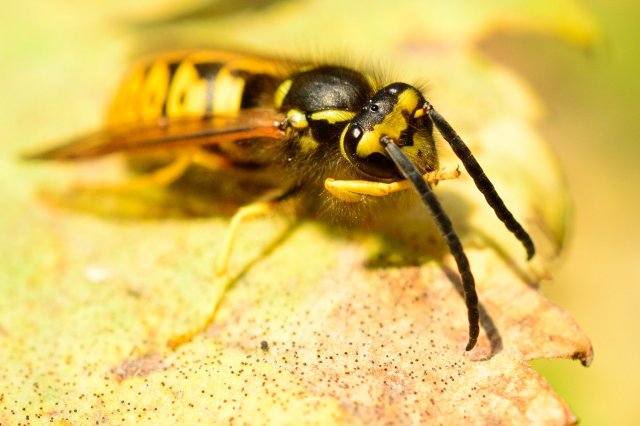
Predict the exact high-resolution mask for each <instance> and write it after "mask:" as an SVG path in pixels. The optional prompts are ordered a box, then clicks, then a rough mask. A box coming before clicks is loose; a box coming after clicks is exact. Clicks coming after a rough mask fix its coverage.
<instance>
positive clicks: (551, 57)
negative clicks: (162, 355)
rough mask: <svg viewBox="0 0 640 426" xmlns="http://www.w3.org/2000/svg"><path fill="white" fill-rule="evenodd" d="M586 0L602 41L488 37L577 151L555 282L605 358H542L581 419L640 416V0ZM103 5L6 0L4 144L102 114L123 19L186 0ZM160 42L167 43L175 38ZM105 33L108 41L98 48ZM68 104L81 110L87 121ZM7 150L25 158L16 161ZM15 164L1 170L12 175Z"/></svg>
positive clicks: (552, 292) (558, 142)
mask: <svg viewBox="0 0 640 426" xmlns="http://www.w3.org/2000/svg"><path fill="white" fill-rule="evenodd" d="M116 3H118V2H114V4H116ZM226 3H228V2H226ZM584 4H585V5H586V7H587V9H588V10H589V11H590V12H591V13H592V14H593V15H594V17H595V20H596V21H597V22H598V23H599V25H600V26H601V31H602V38H601V40H599V42H598V43H596V44H595V45H593V46H590V47H584V48H582V49H580V48H576V46H570V45H568V44H566V43H563V42H560V41H558V40H553V39H551V38H545V37H540V36H535V35H531V34H524V33H520V34H518V33H514V32H511V31H510V32H505V33H500V34H498V35H494V36H492V37H491V38H490V39H489V40H486V41H485V42H483V44H482V51H483V52H484V54H486V55H487V56H489V57H491V58H493V59H494V60H496V61H499V62H500V63H502V64H505V65H507V66H509V67H511V68H512V69H514V70H515V71H516V72H517V73H519V74H520V75H521V76H523V77H524V78H525V79H527V80H528V81H529V83H530V84H531V86H532V87H533V88H534V90H535V91H536V92H537V93H538V94H539V95H540V96H541V98H542V99H543V100H544V103H545V105H546V108H547V117H546V119H545V120H544V121H543V123H542V124H541V126H540V127H541V131H542V132H543V134H544V135H545V137H546V139H547V140H548V141H549V143H550V144H552V146H553V148H554V149H555V151H556V152H557V153H558V156H559V158H560V160H561V162H562V164H563V165H564V168H565V170H566V174H567V178H568V181H569V185H570V187H571V190H572V194H573V198H574V201H575V220H574V223H573V225H572V226H571V229H570V238H569V241H568V244H567V249H566V252H565V255H564V261H563V262H562V265H561V267H560V269H559V270H558V272H557V273H556V274H555V281H554V282H552V283H549V284H546V285H545V286H544V287H543V291H544V292H545V293H546V294H547V295H548V296H549V297H550V298H551V299H552V300H553V301H555V302H556V303H557V304H558V305H560V306H561V307H563V308H564V309H566V310H567V311H568V312H570V313H571V314H572V315H574V316H575V318H576V319H577V321H578V323H579V324H581V326H582V327H583V329H584V330H585V331H586V333H587V334H588V335H589V336H590V337H591V339H592V341H593V345H594V348H595V360H594V363H593V365H592V366H591V367H589V368H583V367H582V366H580V365H579V363H577V362H571V361H538V362H535V366H536V368H537V369H538V370H539V371H541V372H542V373H543V374H544V375H545V377H547V378H548V380H549V381H550V382H551V384H552V385H553V387H554V388H555V389H556V390H557V391H558V392H559V393H560V394H561V395H562V396H563V397H564V398H565V399H566V400H567V401H568V402H569V404H570V406H571V407H572V409H573V410H574V412H575V413H576V414H577V415H578V416H579V417H580V419H581V421H582V424H584V425H601V424H615V425H624V424H628V425H633V424H640V389H638V388H639V387H640V385H639V384H638V383H639V382H640V381H639V380H638V378H640V367H638V363H637V362H636V356H637V355H636V354H637V352H636V351H638V350H639V349H640V345H639V344H638V343H637V342H638V341H637V338H638V336H640V313H639V312H640V302H639V301H640V285H638V284H640V272H639V269H638V268H636V267H634V266H635V265H636V263H635V262H640V246H639V245H638V240H639V238H640V235H638V234H639V227H638V226H637V220H638V219H637V218H638V217H639V213H640V212H639V211H638V210H639V205H640V201H638V188H639V185H638V183H639V182H640V169H638V168H636V162H637V159H638V154H639V153H640V145H639V144H638V140H639V139H640V121H639V120H638V112H637V111H638V107H637V100H638V99H640V83H639V82H638V75H639V74H640V52H639V50H640V49H638V47H637V43H638V41H639V40H640V28H639V26H638V20H639V19H640V3H638V1H637V0H635V1H633V0H619V1H604V0H587V1H585V2H584ZM100 7H101V8H104V10H101V12H102V13H100V14H97V13H95V11H93V8H94V4H92V3H87V4H82V3H77V2H71V1H61V2H58V3H56V5H55V7H54V8H53V9H52V8H48V7H46V8H45V7H41V6H40V4H39V3H37V2H4V4H3V14H2V16H0V65H1V66H0V69H1V70H2V73H3V78H2V79H1V81H0V90H1V92H2V96H1V97H0V132H1V133H0V135H2V137H3V141H2V144H3V148H2V155H3V156H8V155H14V154H13V153H15V152H16V151H17V150H18V148H22V147H26V146H31V147H32V146H34V145H37V143H38V142H42V141H46V140H50V139H51V135H55V136H60V137H61V136H63V135H67V134H72V133H76V132H77V131H78V130H81V129H87V128H91V127H95V126H97V125H98V123H99V122H100V120H101V114H102V111H103V106H104V104H105V103H106V102H107V100H108V99H109V96H110V90H111V88H112V87H113V86H114V84H115V82H116V81H117V79H118V78H119V76H118V75H115V74H114V68H118V67H121V64H120V63H117V64H116V65H114V63H113V62H112V61H114V60H116V59H117V60H119V61H121V60H123V58H125V57H126V56H127V55H128V54H129V51H130V46H131V37H130V35H129V34H130V32H131V28H128V27H127V26H126V25H125V26H124V27H122V26H120V27H119V26H115V25H113V23H114V22H119V21H121V20H122V21H123V22H126V21H127V19H129V18H131V17H134V16H146V17H147V19H149V20H153V19H155V18H158V17H162V16H166V15H167V14H171V13H172V12H178V11H179V10H180V7H179V6H178V5H170V4H169V3H168V2H160V3H155V2H151V1H141V2H137V3H136V4H135V6H128V8H127V9H126V13H121V11H122V10H123V7H122V5H120V6H119V8H120V9H118V6H115V5H114V6H110V5H108V4H106V3H105V4H104V5H102V4H101V6H100ZM460 14H461V16H463V14H464V12H463V10H462V9H461V11H460ZM96 28H100V31H94V30H95V29H96ZM70 33H71V34H73V36H71V37H70V36H69V34H70ZM172 41H173V42H175V40H172ZM155 43H156V44H158V45H162V43H163V40H155ZM313 44H315V45H319V44H320V43H319V42H314V43H313ZM95 46H100V48H101V49H103V50H102V51H100V52H96V51H95V50H93V49H95ZM320 47H321V46H320ZM87 57H90V58H92V60H90V61H89V60H85V59H84V58H87ZM70 67H72V68H74V69H75V71H74V72H75V73H76V74H77V75H78V78H77V79H76V84H75V86H74V87H73V88H72V89H71V90H70V91H68V92H64V93H62V92H60V91H59V90H58V89H56V88H57V87H59V85H60V81H63V80H64V78H65V73H66V72H67V71H68V70H69V69H70ZM43 87H47V88H48V89H47V90H44V89H43ZM97 88H99V89H97ZM43 96H46V97H50V96H56V97H58V98H59V99H58V100H56V102H55V104H58V105H60V107H59V108H60V109H61V110H62V109H64V111H61V110H58V109H57V108H56V109H47V108H41V107H40V105H35V104H34V99H42V102H43V103H44V102H47V103H48V104H51V103H52V100H51V99H49V98H47V99H44V98H43ZM60 116H65V117H67V116H82V117H83V120H84V121H83V122H81V123H77V122H70V121H68V120H61V119H59V117H60ZM2 164H3V167H4V166H5V165H6V168H11V167H12V165H11V162H5V161H3V162H2ZM33 173H38V174H39V173H42V176H46V174H45V173H43V172H40V171H34V172H33ZM9 175H10V174H9V172H8V171H7V170H6V169H5V170H0V178H2V177H6V176H9ZM0 185H1V187H0V188H1V189H2V190H8V188H9V187H10V185H12V183H11V182H8V181H7V179H0ZM20 196H24V197H27V196H29V194H21V195H20ZM542 201H543V200H542ZM2 244H7V242H3V243H2ZM0 332H1V330H0Z"/></svg>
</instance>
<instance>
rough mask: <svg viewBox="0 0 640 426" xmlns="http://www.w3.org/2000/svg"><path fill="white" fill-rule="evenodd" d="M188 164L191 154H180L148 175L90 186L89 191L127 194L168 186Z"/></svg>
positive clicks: (182, 172) (190, 161) (181, 173)
mask: <svg viewBox="0 0 640 426" xmlns="http://www.w3.org/2000/svg"><path fill="white" fill-rule="evenodd" d="M190 164H192V154H191V153H189V154H180V155H179V156H177V157H176V158H175V159H174V160H173V161H171V162H170V163H169V164H167V165H166V166H163V167H160V168H159V169H156V170H154V171H152V172H150V173H147V174H144V175H141V176H136V177H133V178H131V179H129V180H127V181H126V182H122V183H115V184H98V185H91V188H90V189H94V190H101V191H114V192H115V191H122V192H127V191H135V190H137V189H141V188H146V187H148V186H168V185H170V184H171V183H173V182H175V181H176V180H177V179H178V178H180V176H182V175H183V174H184V172H185V171H186V170H187V168H188V167H189V165H190Z"/></svg>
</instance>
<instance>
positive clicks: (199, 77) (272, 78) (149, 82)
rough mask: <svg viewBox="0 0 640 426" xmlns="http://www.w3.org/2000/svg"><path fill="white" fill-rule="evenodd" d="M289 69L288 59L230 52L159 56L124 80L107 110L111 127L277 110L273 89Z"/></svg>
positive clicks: (144, 62)
mask: <svg viewBox="0 0 640 426" xmlns="http://www.w3.org/2000/svg"><path fill="white" fill-rule="evenodd" d="M291 69H292V66H291V65H290V64H289V63H287V62H284V61H276V60H269V59H263V58H257V57H252V56H246V55H242V54H236V53H228V52H217V51H196V52H173V53H168V54H165V55H161V56H155V57H153V58H152V59H150V60H147V61H143V62H141V63H140V64H138V65H137V66H136V67H134V68H133V69H132V71H131V72H130V73H129V74H128V76H127V77H126V78H125V80H124V81H123V83H122V84H121V86H120V88H119V90H118V92H117V95H116V97H115V99H114V101H113V103H112V105H111V108H110V110H109V114H108V118H107V126H108V127H110V128H117V127H122V126H127V125H135V124H140V123H155V122H158V121H162V120H173V119H180V118H187V117H190V118H200V117H201V118H204V117H209V116H212V115H229V114H233V113H236V112H238V111H239V110H240V109H243V108H273V106H274V101H273V99H274V94H275V91H276V90H277V88H278V86H279V85H280V83H281V82H282V81H283V80H284V79H286V77H287V76H288V75H289V74H290V72H291Z"/></svg>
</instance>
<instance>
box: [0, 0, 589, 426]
mask: <svg viewBox="0 0 640 426" xmlns="http://www.w3.org/2000/svg"><path fill="white" fill-rule="evenodd" d="M440 3H442V2H440ZM440 3H434V4H433V5H430V6H429V8H428V9H427V10H425V9H424V7H423V2H420V3H418V2H414V3H411V2H407V4H406V5H402V7H400V5H399V6H398V7H397V8H394V9H393V10H389V9H388V8H386V7H382V6H381V5H378V3H376V2H371V4H369V3H367V4H368V6H367V11H368V12H370V15H368V16H367V19H363V20H362V21H363V22H362V23H357V25H356V22H354V16H358V13H359V11H360V9H359V8H362V5H361V4H359V5H358V4H357V3H355V4H356V5H355V6H354V5H351V6H345V5H343V4H342V3H341V4H340V7H339V8H337V6H336V7H331V4H329V2H328V1H324V2H319V1H310V2H297V1H289V2H284V1H283V2H273V4H271V5H270V6H269V7H268V8H266V9H262V10H260V11H259V12H256V13H253V12H246V13H244V14H241V15H235V14H230V15H228V16H227V15H225V16H223V17H215V18H214V20H210V21H204V22H201V23H200V24H193V25H191V24H183V25H182V26H180V27H176V28H170V29H167V31H168V33H167V34H171V33H172V31H173V34H178V35H179V36H177V38H178V39H179V40H180V39H186V38H189V37H196V36H197V35H198V34H200V35H201V36H204V34H207V36H208V37H211V36H212V35H216V34H217V35H218V36H219V37H222V36H223V35H224V36H225V38H226V41H228V44H229V45H238V44H245V45H247V44H250V43H251V44H253V45H254V46H255V47H256V48H259V47H263V48H265V49H267V50H268V49H274V46H278V43H281V42H283V41H285V40H289V41H290V40H296V37H301V36H302V35H306V34H312V33H322V31H325V29H326V28H327V26H328V25H330V26H331V28H332V29H333V30H332V31H331V35H327V39H326V42H327V46H333V45H335V44H336V43H338V42H339V41H343V40H344V41H345V43H344V44H345V47H347V48H349V47H350V46H351V43H353V46H361V47H363V49H364V48H365V47H366V48H367V49H371V48H372V46H374V47H375V46H378V47H379V49H380V50H382V51H385V52H390V53H388V56H387V58H388V60H389V61H390V62H393V63H398V64H402V67H400V66H398V69H401V70H402V71H403V73H406V74H407V75H408V78H409V79H412V78H419V77H424V76H425V74H426V75H429V77H430V78H431V79H432V81H433V82H434V83H437V84H434V87H433V90H432V91H431V96H430V97H429V98H430V99H431V100H432V101H433V102H434V104H435V105H436V106H437V107H439V109H440V110H441V111H442V112H443V114H444V115H445V116H446V117H447V118H448V119H449V120H450V121H451V122H452V123H453V124H454V125H455V127H456V128H457V129H458V130H459V131H460V132H461V133H462V135H463V137H464V138H465V139H466V140H467V142H468V143H469V145H470V146H471V148H472V150H473V151H474V152H475V153H476V154H477V156H478V159H479V161H480V163H481V164H483V166H484V167H485V169H486V170H487V173H488V174H489V176H490V177H491V178H492V180H493V182H494V184H495V185H496V187H497V188H498V190H499V192H500V193H501V195H503V197H504V199H505V201H506V202H507V205H509V207H510V208H511V209H512V211H513V212H514V213H515V215H516V216H517V217H518V218H521V219H522V221H523V223H524V225H525V227H526V228H527V229H529V230H531V231H532V233H533V237H534V240H535V241H536V244H537V245H538V248H539V255H538V256H537V259H536V261H535V262H534V263H532V264H527V263H526V262H525V261H524V251H523V249H522V247H520V246H519V244H518V243H517V242H516V241H515V240H514V239H513V237H512V236H511V235H510V234H509V233H508V232H507V231H506V230H504V229H503V227H502V225H501V224H500V223H499V222H498V221H497V219H495V217H494V216H493V213H492V212H491V211H490V209H489V208H488V207H487V206H486V205H485V204H484V202H483V200H482V197H481V195H479V194H478V193H477V191H476V190H475V188H474V187H473V184H472V182H471V181H470V180H469V179H468V178H462V179H460V180H458V181H456V182H445V183H443V184H442V185H439V186H438V188H437V193H438V195H439V197H440V198H441V199H442V200H443V203H444V205H445V208H446V209H447V211H448V212H449V213H450V214H451V216H452V219H453V221H454V223H455V225H456V229H458V231H459V232H460V234H461V236H462V237H463V240H464V244H465V247H466V248H467V252H468V255H469V257H470V260H471V263H472V267H473V271H474V274H475V277H476V280H477V283H478V292H479V295H480V300H481V303H482V308H483V316H482V326H483V331H482V334H481V338H480V341H479V344H478V347H477V348H476V349H474V350H473V351H472V352H471V353H469V354H467V353H464V350H463V349H464V344H465V343H466V328H467V323H466V312H465V308H464V304H463V303H462V298H461V296H460V294H459V292H460V290H459V284H458V282H457V273H456V269H455V266H454V264H453V263H452V261H451V259H450V257H449V256H448V254H447V252H446V250H444V249H443V247H442V244H441V243H440V238H439V237H438V235H437V233H436V232H435V231H434V229H433V226H432V224H431V223H430V221H429V219H428V217H427V215H426V213H425V211H424V208H423V207H422V206H421V205H419V204H416V205H414V206H407V208H406V209H403V211H402V212H398V215H397V217H394V220H392V221H390V220H387V218H386V217H385V218H381V221H380V223H377V224H375V228H376V230H377V231H380V233H373V232H365V231H362V230H338V229H334V228H333V227H330V226H327V225H326V224H322V223H317V222H311V221H302V222H299V223H298V224H294V225H292V224H291V223H289V222H288V221H286V220H283V218H282V217H270V218H265V219H261V220H256V221H255V222H252V223H250V224H248V225H247V226H246V227H244V228H243V229H242V233H241V237H240V240H239V243H238V247H237V249H236V251H235V253H234V258H233V262H232V265H231V272H232V276H231V277H230V278H229V277H228V278H216V277H215V276H214V275H213V273H212V266H213V260H214V258H215V255H216V253H218V252H219V249H220V236H221V235H224V232H225V230H226V220H225V219H224V218H221V217H209V218H193V219H186V218H184V217H179V216H180V215H177V216H176V215H174V214H172V213H173V212H174V209H175V207H171V208H168V207H169V204H168V203H169V202H171V201H175V200H178V199H183V198H180V197H181V196H176V195H175V194H168V195H166V194H165V195H161V194H162V193H158V192H150V193H146V196H147V197H149V198H148V199H149V200H150V201H153V202H152V203H151V204H150V206H149V207H148V208H149V209H152V210H153V212H154V213H153V214H149V216H151V218H147V219H144V218H142V217H137V218H136V217H133V218H132V217H129V218H128V219H120V220H116V219H111V220H109V219H105V218H100V217H97V216H95V215H94V216H91V215H84V214H82V213H81V212H79V211H77V210H69V209H62V208H59V207H56V206H54V205H52V204H51V203H48V202H43V199H42V198H41V197H38V196H37V193H38V188H39V187H41V186H42V181H43V180H45V179H47V180H49V179H51V180H52V182H51V183H49V185H48V187H49V188H55V187H56V186H59V185H64V184H65V183H63V182H67V183H68V182H72V181H74V180H77V179H84V178H87V176H89V177H91V178H94V180H95V177H96V174H98V175H100V174H101V172H102V171H105V173H113V167H112V166H113V164H111V163H110V162H105V163H98V165H96V164H94V165H91V166H85V167H84V168H83V167H80V168H78V169H75V171H74V172H69V170H68V169H67V170H34V168H33V166H30V167H31V168H27V167H26V166H24V165H18V164H16V163H15V162H13V161H9V160H7V159H6V158H7V156H4V157H3V159H2V160H1V161H2V164H1V165H2V167H0V173H2V176H1V178H2V179H1V180H0V181H2V182H15V183H16V184H15V185H13V186H5V187H3V191H4V199H5V200H6V201H7V202H6V203H5V205H4V206H3V214H2V215H0V229H2V232H3V233H4V235H5V236H7V237H6V238H5V241H6V242H5V244H1V245H0V259H2V268H1V269H0V271H1V272H2V274H3V276H2V279H0V291H1V292H2V297H1V298H0V347H1V348H2V349H1V350H0V424H20V423H22V424H25V423H27V424H28V423H44V422H57V424H87V423H124V424H128V423H136V424H176V423H179V424H204V423H216V424H217V423H234V424H236V423H237V424H242V423H247V424H300V423H305V424H382V423H393V424H396V423H402V424H404V423H415V424H422V423H441V424H458V423H462V422H464V423H476V424H486V423H508V424H530V423H535V424H571V423H574V422H575V417H574V415H573V414H572V413H571V411H570V410H569V409H568V407H567V406H566V404H565V403H564V402H563V401H562V400H561V399H560V398H559V397H558V396H557V395H556V394H555V393H554V392H553V390H552V389H550V388H549V386H548V385H547V384H546V382H545V381H544V379H543V378H542V377H540V376H539V375H538V374H537V373H536V372H535V371H534V370H533V369H532V368H531V367H530V366H529V365H528V363H527V361H528V360H531V359H535V358H541V357H545V358H547V357H549V358H550V357H565V358H576V359H579V360H581V361H582V362H583V363H584V364H585V365H586V364H588V363H589V362H590V360H591V356H592V351H591V345H590V342H589V340H588V338H587V337H586V336H585V335H584V334H583V333H582V332H581V330H580V329H579V327H578V326H577V325H576V324H575V322H574V321H573V319H572V318H571V317H570V316H569V315H568V314H567V313H565V312H564V311H562V310H561V309H560V308H558V307H556V306H554V305H553V304H551V303H550V302H549V301H548V300H547V299H545V298H544V296H542V295H541V294H540V293H539V292H538V290H537V286H538V284H539V281H540V280H541V279H542V278H544V277H546V276H547V275H548V274H549V270H550V269H551V268H552V263H553V261H554V260H555V259H556V257H557V254H558V252H559V250H560V248H561V245H562V241H563V238H564V229H565V226H566V213H567V210H568V201H567V195H566V188H565V187H564V183H563V179H562V174H561V172H560V171H559V169H558V166H557V164H556V163H555V161H554V159H553V156H551V155H550V153H549V152H548V150H547V149H546V148H545V147H544V144H543V143H542V142H541V141H540V140H539V137H538V136H537V134H536V132H535V130H534V121H535V120H536V119H537V118H538V117H539V116H540V114H541V107H540V106H539V105H538V103H537V101H536V99H535V96H534V95H533V94H531V93H530V92H529V91H528V90H527V89H526V87H525V86H523V84H522V83H521V82H520V81H519V80H518V78H517V77H516V76H514V75H511V74H510V73H509V72H508V71H506V70H504V69H501V68H499V67H498V66H496V65H495V64H491V63H488V62H486V61H485V60H482V59H481V58H479V57H478V54H477V52H475V51H474V50H473V46H474V45H475V44H476V43H477V42H478V41H480V39H481V38H482V37H483V36H485V35H487V34H489V33H491V32H494V31H496V30H499V29H502V28H505V27H509V26H510V27H514V28H519V29H529V30H531V29H534V30H539V31H541V32H543V33H551V34H555V35H558V36H564V37H567V38H569V39H571V40H573V41H576V42H580V43H583V42H585V41H586V40H588V39H589V38H590V37H592V36H593V34H594V30H593V27H592V24H591V23H590V22H589V21H588V19H587V18H585V15H584V13H583V12H582V11H581V9H580V8H579V7H578V6H577V5H575V4H574V3H573V2H569V1H566V2H560V3H557V2H554V3H553V5H554V6H553V7H555V8H558V7H562V8H564V10H566V11H567V12H566V14H564V15H562V16H552V15H549V13H548V10H549V8H551V9H553V8H552V7H551V6H549V4H547V3H546V2H535V3H532V4H531V5H530V4H529V3H528V2H524V1H523V2H520V3H517V4H516V6H510V7H513V9H506V8H504V5H502V4H501V2H495V3H494V4H492V5H489V6H485V5H484V4H483V6H482V7H480V6H479V5H475V3H473V6H471V5H467V7H468V8H472V9H470V10H469V9H468V10H467V11H466V12H464V13H463V12H461V9H455V8H453V7H452V6H446V5H444V4H440ZM534 4H535V5H534ZM322 5H323V6H322ZM545 5H546V7H545ZM560 5H561V6H560ZM325 7H326V10H325ZM338 10H339V11H340V13H336V11H338ZM556 10H558V9H556ZM473 11H481V12H482V13H480V14H479V15H477V16H474V13H472V12H473ZM86 13H96V12H89V11H86ZM310 16H313V18H314V19H309V17H310ZM383 18H384V19H383ZM356 21H360V20H357V19H356ZM213 22H214V23H215V25H213V24H212V23H213ZM380 22H394V23H396V22H403V25H401V26H400V27H401V28H398V29H397V31H381V30H380V26H379V25H380V24H379V23H380ZM376 23H377V24H376ZM507 23H511V25H507ZM369 26H370V27H369ZM272 28H278V31H271V29H272ZM243 30H246V31H243ZM348 30H350V31H351V32H348ZM325 32H326V31H325ZM152 33H153V32H151V33H149V34H152ZM256 34H260V39H259V40H256V39H255V37H256ZM220 40H222V39H220ZM324 41H325V40H323V42H324ZM94 42H95V41H94ZM287 48H289V49H291V47H290V45H289V46H288V47H285V48H284V49H285V50H287ZM92 50H94V49H92ZM357 50H358V49H355V51H357ZM94 54H97V53H94ZM68 78H69V81H70V82H72V81H73V76H72V75H69V77H68ZM410 81H411V80H410ZM31 101H32V102H35V101H36V99H31ZM58 101H59V100H58ZM52 110H53V107H52V108H50V109H48V110H47V111H48V113H51V111H52ZM43 114H44V112H43ZM442 151H443V158H444V162H445V164H448V165H450V166H454V165H455V163H456V159H455V158H454V157H452V156H451V155H449V156H448V157H447V155H446V151H445V150H444V149H443V150H442ZM52 176H53V177H52ZM98 177H100V176H98ZM159 194H160V195H159ZM165 197H166V198H165ZM175 197H178V198H175ZM154 200H155V201H154ZM158 200H159V202H157V201H158ZM120 201H123V200H120ZM194 206H195V207H193V208H194V209H195V210H197V211H198V212H200V205H194ZM116 207H118V206H116ZM119 207H121V206H119ZM110 208H111V207H108V208H107V210H109V209H110ZM140 209H142V211H143V213H144V212H145V209H146V207H144V205H142V206H141V205H140V204H135V203H134V204H133V206H132V207H131V211H132V212H139V211H140ZM154 209H155V210H154ZM178 210H179V209H178ZM187 210H188V211H191V210H189V209H187ZM147 213H148V212H147ZM163 213H167V214H166V215H165V216H166V219H164V220H160V219H158V218H157V217H156V216H162V215H163ZM133 216H136V215H135V214H133ZM183 216H184V215H183ZM384 235H387V236H386V237H385V236H384ZM388 235H392V236H393V238H390V237H389V236H388ZM227 287H228V288H229V289H228V291H225V289H227ZM216 301H219V302H220V307H219V310H218V311H217V315H216V316H215V320H214V321H213V322H212V323H211V324H210V325H209V326H208V327H207V328H206V330H204V331H202V332H200V333H197V334H196V335H195V337H194V339H193V341H191V342H189V343H187V344H185V345H183V346H181V347H180V348H178V349H177V350H176V351H170V350H169V349H167V347H166V343H167V341H169V340H170V339H171V338H173V337H175V336H177V335H179V334H181V333H184V332H188V331H191V330H196V331H198V327H199V326H200V325H202V324H205V323H206V320H207V318H208V316H209V315H210V313H211V310H212V308H213V307H214V306H215V304H216Z"/></svg>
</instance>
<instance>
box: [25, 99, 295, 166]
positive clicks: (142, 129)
mask: <svg viewBox="0 0 640 426" xmlns="http://www.w3.org/2000/svg"><path fill="white" fill-rule="evenodd" d="M282 120H284V115H283V114H281V113H278V112H276V111H273V110H259V109H246V110H241V111H240V112H238V113H236V114H233V115H229V116H221V115H216V116H210V117H206V118H181V119H171V120H168V119H161V120H159V121H158V122H157V123H154V124H144V125H131V126H127V127H118V128H115V129H106V130H103V131H99V132H96V133H91V134H88V135H85V136H81V137H79V138H77V139H73V140H71V141H70V142H67V143H65V144H63V145H60V146H57V147H54V148H51V149H47V150H44V151H40V152H35V153H32V154H27V155H25V156H24V158H25V159H33V160H57V161H70V160H83V159H90V158H95V157H100V156H103V155H107V154H112V153H116V152H140V151H151V150H157V149H162V150H167V149H180V148H185V147H193V146H204V145H216V144H220V143H224V142H229V141H235V140H242V139H252V138H271V139H281V138H282V137H283V136H284V132H283V130H282V129H281V126H280V123H281V122H282Z"/></svg>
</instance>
